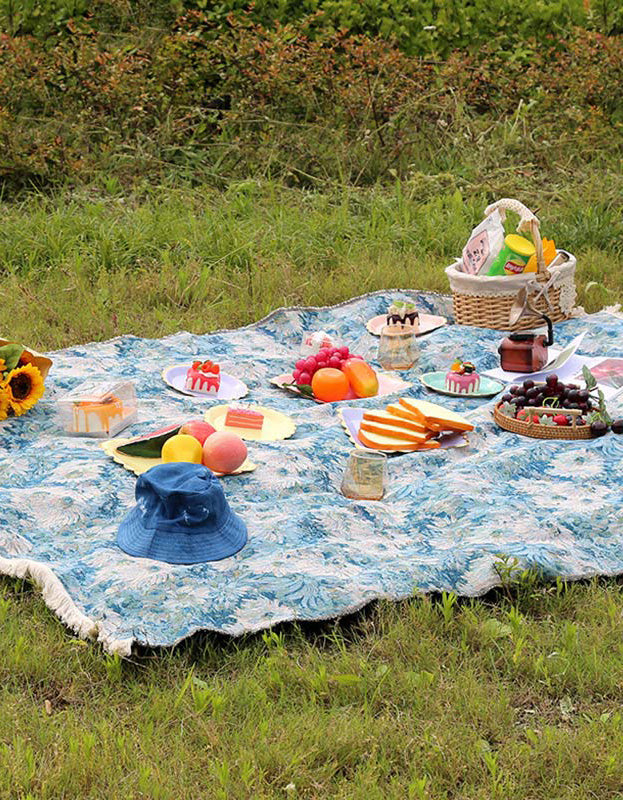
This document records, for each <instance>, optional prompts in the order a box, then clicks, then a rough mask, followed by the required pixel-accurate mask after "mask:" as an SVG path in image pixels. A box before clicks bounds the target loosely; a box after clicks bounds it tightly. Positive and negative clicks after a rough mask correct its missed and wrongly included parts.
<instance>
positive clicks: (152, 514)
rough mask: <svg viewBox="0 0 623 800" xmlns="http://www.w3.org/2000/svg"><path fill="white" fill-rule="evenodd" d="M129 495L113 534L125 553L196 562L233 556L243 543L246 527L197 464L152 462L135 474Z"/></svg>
mask: <svg viewBox="0 0 623 800" xmlns="http://www.w3.org/2000/svg"><path fill="white" fill-rule="evenodd" d="M135 495H136V506H135V507H134V508H133V509H132V511H130V513H129V514H128V515H127V516H126V517H125V519H124V520H123V521H122V523H121V525H120V526H119V533H118V535H117V544H118V545H119V547H120V548H121V549H122V550H124V551H125V552H126V553H128V554H129V555H131V556H138V557H139V558H153V559H156V560H157V561H166V562H168V563H169V564H198V563H200V562H202V561H220V559H222V558H228V557H229V556H233V554H234V553H237V552H238V550H240V548H241V547H243V546H244V545H245V544H246V541H247V526H246V525H245V524H244V522H243V521H242V520H241V519H240V517H238V516H237V515H236V514H234V513H233V511H232V510H231V509H230V507H229V504H228V502H227V500H226V499H225V495H224V493H223V489H222V488H221V484H220V482H219V480H218V478H216V477H215V476H214V474H213V473H212V472H211V471H210V470H209V469H208V468H207V467H204V466H202V465H201V464H190V463H188V462H180V463H177V462H176V463H171V464H158V466H156V467H152V468H151V469H149V470H147V472H144V473H143V474H142V475H139V477H138V480H137V481H136V491H135Z"/></svg>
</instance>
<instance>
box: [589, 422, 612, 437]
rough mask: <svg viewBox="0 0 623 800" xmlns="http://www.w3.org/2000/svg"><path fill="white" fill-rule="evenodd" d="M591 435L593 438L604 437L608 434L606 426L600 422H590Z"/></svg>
mask: <svg viewBox="0 0 623 800" xmlns="http://www.w3.org/2000/svg"><path fill="white" fill-rule="evenodd" d="M591 433H592V434H593V436H605V435H606V433H608V426H607V425H606V423H605V422H602V421H601V420H597V421H596V422H591Z"/></svg>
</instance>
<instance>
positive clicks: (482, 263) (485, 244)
mask: <svg viewBox="0 0 623 800" xmlns="http://www.w3.org/2000/svg"><path fill="white" fill-rule="evenodd" d="M503 246H504V226H503V224H502V218H501V217H500V212H499V211H498V210H497V209H496V210H495V211H494V212H493V213H492V214H489V216H487V217H485V218H484V219H483V221H482V222H481V223H480V225H477V226H476V227H475V228H474V230H473V231H472V233H471V236H470V237H469V241H468V242H467V244H466V245H465V247H464V248H463V261H462V262H461V264H460V265H459V269H460V270H461V272H467V273H469V274H470V275H486V274H487V272H488V270H489V267H490V266H491V264H492V263H493V261H494V259H495V258H496V256H497V255H498V253H499V252H500V251H501V249H502V247H503Z"/></svg>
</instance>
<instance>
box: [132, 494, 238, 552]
mask: <svg viewBox="0 0 623 800" xmlns="http://www.w3.org/2000/svg"><path fill="white" fill-rule="evenodd" d="M246 543H247V526H246V525H245V523H244V522H243V521H242V519H240V517H239V516H237V515H236V514H234V513H233V511H231V510H230V509H228V512H227V516H226V517H225V519H224V520H223V522H222V523H221V525H220V526H219V527H218V528H214V527H213V526H210V528H209V529H205V530H203V531H202V530H201V529H197V528H193V529H192V530H189V531H188V532H185V531H175V532H171V531H163V530H159V528H158V526H156V527H154V528H148V527H146V526H145V525H144V524H143V516H142V514H141V513H140V511H139V509H138V508H137V507H135V508H133V509H132V511H130V513H129V514H128V515H127V516H126V517H125V519H124V520H123V521H122V522H121V525H120V526H119V532H118V534H117V544H118V545H119V547H120V548H121V549H122V550H123V551H124V552H125V553H127V554H128V555H131V556H136V557H137V558H152V559H154V560H156V561H165V562H166V563H167V564H200V563H202V562H205V561H221V560H222V559H224V558H229V557H230V556H233V555H234V554H235V553H237V552H238V551H239V550H241V549H242V548H243V547H244V545H245V544H246Z"/></svg>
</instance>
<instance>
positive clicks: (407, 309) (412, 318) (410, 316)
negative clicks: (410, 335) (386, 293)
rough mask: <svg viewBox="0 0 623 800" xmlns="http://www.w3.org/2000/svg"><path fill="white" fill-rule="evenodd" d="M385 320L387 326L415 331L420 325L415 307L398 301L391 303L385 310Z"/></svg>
mask: <svg viewBox="0 0 623 800" xmlns="http://www.w3.org/2000/svg"><path fill="white" fill-rule="evenodd" d="M386 319H387V324H388V325H404V326H406V327H408V328H413V329H414V330H416V331H417V330H418V328H419V324H420V315H419V314H418V312H417V311H416V308H415V305H414V304H413V303H404V302H402V301H400V300H398V301H395V302H393V303H392V304H391V306H390V307H389V308H388V309H387V317H386Z"/></svg>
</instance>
